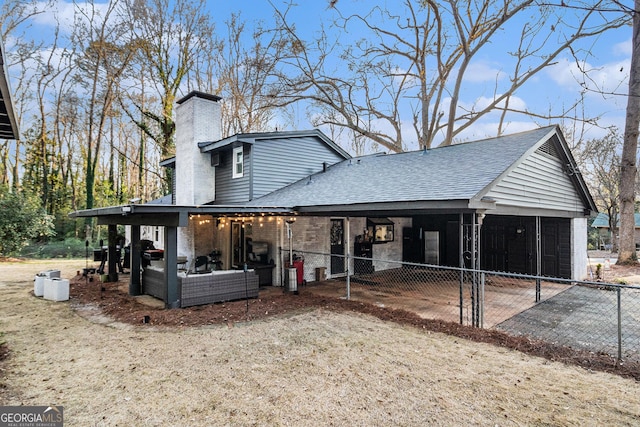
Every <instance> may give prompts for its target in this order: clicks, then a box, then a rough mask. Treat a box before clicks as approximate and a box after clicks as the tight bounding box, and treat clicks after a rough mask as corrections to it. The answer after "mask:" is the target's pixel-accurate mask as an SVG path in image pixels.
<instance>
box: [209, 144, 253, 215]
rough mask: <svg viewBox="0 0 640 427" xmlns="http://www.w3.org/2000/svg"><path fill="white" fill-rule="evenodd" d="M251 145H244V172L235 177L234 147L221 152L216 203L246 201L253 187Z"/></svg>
mask: <svg viewBox="0 0 640 427" xmlns="http://www.w3.org/2000/svg"><path fill="white" fill-rule="evenodd" d="M250 153H251V146H250V145H244V149H243V151H242V155H243V159H244V160H243V163H244V173H243V175H242V177H241V178H233V177H232V172H233V170H232V169H233V158H232V155H233V149H232V148H229V149H227V150H223V151H221V152H220V165H219V166H217V167H216V200H215V203H214V204H216V205H219V204H229V203H239V202H246V201H247V200H249V191H250V188H251V185H250V184H251V155H250Z"/></svg>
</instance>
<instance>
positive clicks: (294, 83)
mask: <svg viewBox="0 0 640 427" xmlns="http://www.w3.org/2000/svg"><path fill="white" fill-rule="evenodd" d="M333 3H335V2H333ZM573 3H576V2H573ZM609 3H611V1H610V0H606V1H605V0H600V1H597V2H595V3H592V2H591V3H588V4H587V3H586V2H585V3H584V4H582V2H580V5H581V6H582V7H576V8H572V9H570V10H566V9H563V8H561V7H554V6H553V5H544V4H539V2H537V1H535V0H505V1H500V2H497V1H493V0H472V1H461V0H448V1H443V2H435V1H431V0H422V1H416V0H405V1H404V2H403V3H402V5H401V6H400V5H397V4H393V5H391V4H388V5H387V8H382V7H380V6H374V7H373V8H372V9H371V10H369V11H368V12H364V13H362V14H354V15H350V16H338V17H337V18H336V19H335V21H334V25H335V26H336V27H337V28H338V29H339V30H340V31H339V32H341V33H349V34H362V38H361V39H360V40H358V41H357V42H355V43H350V44H342V42H341V40H340V38H339V37H337V38H331V37H330V36H329V35H328V34H329V33H328V32H326V31H324V30H321V31H320V33H319V35H318V36H317V38H316V40H313V41H310V42H306V41H305V40H304V39H303V38H302V37H301V36H299V34H298V31H297V29H296V27H295V25H294V24H293V23H291V21H290V19H289V18H288V16H287V15H288V11H289V10H288V9H287V10H285V11H283V12H279V18H280V22H279V26H281V27H282V28H283V29H285V30H286V31H287V32H288V34H289V38H290V41H289V48H290V57H289V59H288V61H287V67H283V68H282V70H281V72H280V73H279V75H278V76H279V78H280V81H279V85H278V86H277V90H278V91H282V92H284V93H285V96H281V97H280V100H281V105H288V104H291V103H295V102H300V101H306V102H309V103H310V104H311V107H310V108H311V109H313V111H314V113H317V114H316V118H317V120H316V123H317V124H328V125H335V126H342V127H345V128H348V129H350V130H351V131H353V132H354V133H355V134H358V135H364V136H365V137H367V138H369V139H371V140H373V141H375V142H376V143H377V144H379V145H381V146H383V147H386V148H387V149H390V150H392V151H403V150H404V149H405V144H406V141H405V140H406V136H405V135H404V133H406V128H407V126H406V125H405V123H404V122H405V119H406V118H408V116H409V115H410V119H411V120H410V121H411V126H412V127H413V132H414V133H415V135H416V138H417V143H418V144H419V146H420V147H426V148H429V147H431V146H432V144H433V143H434V142H435V141H436V140H437V139H438V138H441V139H442V143H443V144H445V145H446V144H451V143H453V142H454V140H455V138H456V137H457V136H458V135H459V134H460V133H461V132H462V131H464V130H465V129H467V128H469V127H470V126H472V125H473V124H474V123H476V122H477V121H478V120H479V119H480V118H482V117H484V116H486V115H487V114H489V113H490V112H493V111H498V112H502V113H503V117H502V118H501V120H500V123H501V124H500V126H499V129H497V131H499V132H500V131H502V130H503V129H504V122H505V117H504V114H506V113H515V114H526V115H529V114H532V113H533V114H537V115H539V116H541V117H542V116H544V115H545V114H544V113H543V112H531V111H528V110H524V111H523V110H519V109H518V108H517V107H515V106H514V105H513V104H512V103H511V102H510V101H511V100H512V98H513V96H514V95H516V94H517V91H518V89H520V88H521V87H522V86H524V85H525V84H526V83H527V82H528V81H530V80H531V78H532V77H533V76H535V75H536V74H537V73H539V72H540V71H542V70H544V69H545V68H547V67H549V66H551V65H553V64H554V63H555V62H556V60H557V59H558V58H559V57H560V55H561V54H562V53H563V52H567V51H568V50H569V49H570V48H571V46H572V45H574V44H575V43H576V42H577V41H578V40H581V39H585V38H591V37H596V36H598V35H600V34H602V33H604V32H605V31H607V30H610V29H613V28H618V27H620V26H623V25H625V24H626V23H628V15H626V14H624V13H619V9H617V10H618V11H617V12H616V11H611V13H610V16H607V19H602V15H601V14H602V13H604V12H603V10H605V9H604V6H605V5H607V4H609ZM335 7H338V6H337V5H335ZM336 10H337V9H336ZM525 13H528V14H532V15H535V16H536V20H534V21H532V20H530V19H527V18H526V17H525V16H524V15H525ZM516 17H522V19H515V18H516ZM334 33H335V32H334ZM332 34H333V33H332ZM498 37H501V41H502V42H503V43H506V42H508V41H510V40H511V41H513V43H512V45H511V47H510V48H506V49H507V52H506V53H508V54H509V55H510V56H511V61H510V62H511V65H509V64H505V66H506V67H507V68H506V69H505V70H500V71H499V72H498V73H496V74H497V75H496V78H495V81H494V82H493V88H492V89H491V92H490V93H489V94H488V96H484V97H483V102H477V101H476V102H473V103H472V104H465V103H463V102H462V94H463V93H465V92H468V91H472V90H473V89H474V85H475V83H474V82H472V81H470V79H469V78H470V77H472V75H473V72H474V71H473V65H474V61H475V60H477V59H478V57H479V56H480V55H481V54H482V53H487V54H488V55H490V53H491V49H492V48H493V46H492V42H493V41H495V40H497V38H498ZM507 44H508V43H507ZM292 70H296V72H295V73H293V72H292ZM407 101H410V105H411V106H410V108H411V112H410V113H407V112H406V111H403V109H402V105H403V103H406V102H407ZM554 114H555V113H554ZM406 121H408V120H406Z"/></svg>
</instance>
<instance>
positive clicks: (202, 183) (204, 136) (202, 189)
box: [175, 91, 221, 205]
mask: <svg viewBox="0 0 640 427" xmlns="http://www.w3.org/2000/svg"><path fill="white" fill-rule="evenodd" d="M220 99H221V98H220V97H219V96H216V95H210V94H207V93H203V92H198V91H193V92H190V93H189V94H188V95H187V96H185V97H184V98H182V99H180V100H179V101H177V104H178V105H177V107H176V166H175V167H176V169H175V173H176V177H175V182H176V188H175V193H176V194H175V203H176V205H201V204H205V203H208V202H211V201H213V200H215V197H216V194H215V188H216V186H215V168H214V167H212V166H211V159H210V157H209V155H207V154H203V153H201V152H200V148H199V147H198V143H199V142H211V141H217V140H219V139H220V138H221V132H220V127H221V116H220V104H219V103H218V101H220Z"/></svg>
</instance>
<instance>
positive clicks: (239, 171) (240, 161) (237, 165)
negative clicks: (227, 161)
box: [232, 147, 244, 178]
mask: <svg viewBox="0 0 640 427" xmlns="http://www.w3.org/2000/svg"><path fill="white" fill-rule="evenodd" d="M243 174H244V154H243V152H242V147H236V148H234V149H233V175H232V177H233V178H242V176H243Z"/></svg>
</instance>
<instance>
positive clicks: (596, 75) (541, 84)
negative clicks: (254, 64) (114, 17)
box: [5, 0, 631, 139]
mask: <svg viewBox="0 0 640 427" xmlns="http://www.w3.org/2000/svg"><path fill="white" fill-rule="evenodd" d="M96 3H98V2H96ZM386 3H389V5H393V4H395V2H393V1H390V2H385V1H379V2H376V3H375V4H379V5H381V6H384V5H385V4H386ZM627 3H630V2H627ZM77 4H81V2H79V1H76V5H77ZM287 4H288V2H287V1H285V0H272V1H271V2H270V1H267V0H235V1H233V2H230V1H223V0H216V1H208V2H207V5H208V7H209V8H210V12H211V16H212V17H213V18H214V20H215V21H216V25H217V26H218V28H223V27H224V21H225V20H226V19H228V17H229V16H230V15H231V13H232V12H239V13H240V14H241V17H242V18H243V19H244V20H246V21H247V22H253V21H257V20H262V21H264V22H265V23H267V24H268V23H270V22H272V20H273V6H276V7H279V8H282V9H284V8H286V5H287ZM371 4H374V2H371V1H365V0H351V1H348V0H339V1H338V3H337V7H338V9H339V11H340V12H341V13H342V14H343V15H348V14H351V13H354V12H362V11H363V10H365V9H366V8H369V7H370V5H371ZM73 7H74V6H73V3H72V2H71V1H64V0H58V1H57V6H56V8H55V9H56V12H55V13H53V11H51V12H49V13H45V14H42V15H40V16H38V17H37V18H36V19H34V20H33V21H32V22H31V25H32V29H33V30H37V31H30V33H29V34H36V35H39V36H46V34H47V33H48V32H49V31H50V30H51V29H52V28H53V24H54V19H55V17H57V18H58V19H61V20H62V22H67V23H68V24H69V25H70V24H71V21H69V20H66V21H65V17H67V18H68V17H70V16H72V12H73ZM290 17H291V18H292V19H293V21H294V22H295V23H296V26H297V28H298V29H299V30H301V31H303V35H312V34H313V33H314V32H315V31H318V30H319V28H320V26H321V25H322V24H324V25H330V23H331V21H332V20H333V18H334V17H336V10H334V9H331V8H329V7H328V2H327V1H324V0H314V1H302V0H301V1H299V3H298V5H296V6H294V7H293V8H292V9H291V13H290ZM535 18H536V17H535V16H531V17H528V18H527V17H525V19H532V20H533V19H535ZM359 36H360V35H358V34H340V37H341V40H342V41H345V40H348V39H349V37H354V38H358V37H359ZM630 39H631V28H630V27H627V28H623V29H620V30H617V31H613V32H609V33H607V34H606V35H605V36H602V37H600V38H599V39H596V40H592V41H591V43H592V44H590V45H589V46H583V47H584V48H588V49H590V50H591V52H592V55H591V56H590V57H589V59H588V63H587V64H585V66H586V67H587V68H589V69H590V70H591V72H590V78H591V81H590V82H588V85H587V86H588V87H589V88H590V89H592V90H593V91H591V92H588V93H587V95H586V98H585V102H584V104H583V105H582V107H583V108H584V109H585V111H587V113H588V114H589V115H598V116H600V123H601V124H602V125H603V126H609V125H617V126H618V127H619V128H621V129H622V128H623V125H624V109H625V107H626V97H625V96H624V95H623V94H625V93H626V92H627V74H628V69H629V59H630V54H631V44H630ZM510 41H511V40H509V37H505V36H504V35H503V36H501V37H498V38H496V39H495V40H494V41H493V43H492V46H493V47H492V49H491V50H490V51H486V52H485V53H483V54H482V55H480V56H479V57H477V58H476V60H475V61H474V62H473V63H472V64H471V66H470V67H471V72H470V73H468V77H467V80H468V82H469V83H471V84H472V86H471V87H472V88H473V90H469V91H466V92H465V93H463V94H462V99H461V103H462V104H463V105H467V106H471V105H473V104H476V105H481V104H482V103H483V97H485V98H486V97H490V96H491V95H492V93H493V92H492V91H493V86H494V84H495V81H496V78H497V76H498V78H506V74H504V73H505V72H508V71H509V69H508V68H509V66H508V57H507V55H505V53H504V52H505V49H507V47H505V45H504V44H506V43H508V42H510ZM5 43H7V45H8V48H10V42H7V41H5ZM579 75H580V73H579V72H578V70H577V67H576V64H575V63H574V61H573V60H572V58H570V57H569V56H568V55H564V56H563V57H561V58H560V59H559V60H558V61H557V64H556V65H555V66H554V67H552V68H549V69H547V70H544V71H542V72H541V73H540V74H538V75H537V76H536V77H535V78H534V79H532V80H531V81H529V82H528V83H527V85H526V86H525V87H523V88H522V89H521V90H520V91H519V92H518V93H517V97H516V98H515V99H514V100H513V102H514V103H515V105H518V106H520V107H522V108H528V109H531V110H534V111H537V112H540V113H544V112H545V111H547V110H548V109H549V108H559V107H560V106H562V105H569V104H571V103H573V102H574V100H575V99H576V97H577V94H578V93H579V92H580V90H581V86H580V84H579V83H578V82H577V80H576V76H579ZM597 86H598V87H600V88H602V89H604V91H605V92H616V93H618V94H621V95H603V94H602V93H600V92H599V91H596V89H597ZM409 119H410V117H406V118H404V117H403V120H406V121H407V124H406V126H405V128H406V129H407V132H405V135H410V124H409ZM496 120H497V116H496V115H491V116H488V117H487V118H486V119H483V120H482V121H481V122H478V123H477V124H476V125H474V126H473V127H472V128H471V129H469V130H468V131H466V132H465V133H464V134H463V135H462V138H463V139H477V138H483V137H487V136H492V135H493V134H495V129H496ZM538 124H545V125H546V124H547V122H542V121H535V120H532V119H528V118H525V117H523V116H515V117H512V120H511V122H510V124H509V127H508V130H507V132H509V133H511V132H517V131H521V130H526V129H531V128H533V127H535V126H537V125H538ZM296 125H297V126H299V127H300V128H308V127H310V124H309V123H308V122H307V121H306V118H305V117H304V116H301V117H300V118H299V119H298V123H297V124H296ZM603 134H604V131H603V130H600V129H597V128H594V129H592V130H591V132H590V133H589V136H590V137H598V136H601V135H603ZM407 138H410V137H407Z"/></svg>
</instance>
